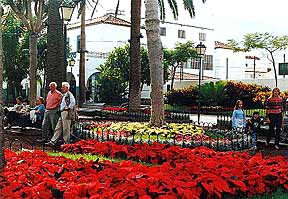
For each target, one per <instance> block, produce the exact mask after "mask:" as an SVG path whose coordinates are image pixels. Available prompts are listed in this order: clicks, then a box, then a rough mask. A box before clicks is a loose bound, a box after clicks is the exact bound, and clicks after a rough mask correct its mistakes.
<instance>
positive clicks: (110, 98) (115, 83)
mask: <svg viewBox="0 0 288 199" xmlns="http://www.w3.org/2000/svg"><path fill="white" fill-rule="evenodd" d="M140 57H141V59H140V60H141V81H140V84H141V85H140V91H141V90H142V88H143V85H144V84H147V85H150V70H149V61H148V55H147V50H146V49H145V48H144V47H141V48H140ZM129 67H130V46H129V45H126V46H123V47H118V48H115V49H114V50H113V51H112V52H111V53H110V55H109V57H108V59H107V60H106V62H105V63H104V65H101V66H100V67H98V68H97V70H99V71H100V76H99V80H98V81H97V84H98V85H99V87H100V88H99V90H100V98H101V100H102V101H107V102H117V100H118V101H119V100H120V99H122V97H123V96H125V95H126V91H127V86H128V84H129V81H130V77H129V74H130V71H129V70H130V68H129ZM167 79H168V70H167V67H166V68H164V80H167Z"/></svg>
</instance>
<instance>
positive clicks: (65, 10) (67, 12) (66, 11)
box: [59, 4, 75, 69]
mask: <svg viewBox="0 0 288 199" xmlns="http://www.w3.org/2000/svg"><path fill="white" fill-rule="evenodd" d="M73 11H74V5H65V4H61V5H60V7H59V13H60V17H61V19H62V20H63V27H64V32H63V33H64V34H63V35H64V59H65V66H67V24H68V23H69V21H70V20H71V18H72V14H73ZM74 64H75V60H74ZM71 69H72V67H71Z"/></svg>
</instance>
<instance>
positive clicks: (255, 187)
mask: <svg viewBox="0 0 288 199" xmlns="http://www.w3.org/2000/svg"><path fill="white" fill-rule="evenodd" d="M108 144H109V143H107V147H108ZM90 147H91V146H90ZM118 147H120V148H122V147H123V146H121V145H119V146H118ZM149 147H150V146H149V145H144V146H143V148H142V150H144V148H146V151H142V155H143V156H145V153H146V156H147V155H149V156H151V153H152V150H151V149H150V148H149ZM155 147H156V148H157V147H159V148H158V150H159V149H160V148H161V147H162V146H154V148H155ZM108 148H109V147H108ZM171 148H172V149H174V151H173V150H171V151H170V152H168V151H166V152H164V153H163V155H165V153H166V157H170V160H171V161H169V162H165V163H164V164H162V165H160V166H153V167H148V166H144V165H141V164H136V163H133V162H131V161H123V162H120V163H111V162H109V161H105V162H98V161H89V162H87V161H85V160H83V159H80V160H78V161H73V160H70V159H66V158H64V157H50V156H48V155H46V153H44V152H40V151H35V152H33V153H30V152H23V153H21V154H16V153H14V152H11V151H8V150H7V151H5V157H6V160H7V166H6V168H5V169H4V177H5V180H4V181H1V182H0V190H1V191H0V197H1V198H24V197H25V198H61V197H64V198H69V199H73V198H116V199H117V198H159V199H161V198H187V199H193V198H199V197H202V198H221V197H225V198H232V197H234V198H237V196H239V194H247V195H248V196H252V195H255V194H259V193H264V192H269V191H273V190H274V189H275V188H276V187H279V186H282V187H284V189H288V186H287V182H288V177H287V172H288V168H287V163H288V162H287V160H285V159H284V157H270V158H263V157H262V155H261V153H258V154H257V155H255V156H253V157H251V156H249V155H248V153H234V152H229V153H223V152H221V153H219V152H215V151H213V150H211V149H207V148H204V147H201V148H196V149H193V150H190V149H183V150H180V152H181V153H180V152H178V151H177V150H178V147H171ZM109 149H110V151H111V150H112V151H113V150H115V151H117V150H118V149H117V148H116V146H114V147H113V148H111V147H110V148H109ZM86 150H89V148H86ZM121 150H122V149H121ZM126 152H127V151H126ZM129 153H130V151H129ZM139 153H140V152H139ZM167 159H168V158H167ZM172 159H173V161H172ZM1 187H2V189H1Z"/></svg>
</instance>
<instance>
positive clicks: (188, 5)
mask: <svg viewBox="0 0 288 199" xmlns="http://www.w3.org/2000/svg"><path fill="white" fill-rule="evenodd" d="M205 1H206V0H203V2H205ZM183 4H184V9H185V10H187V11H188V12H189V14H190V17H194V16H195V7H194V3H193V0H183Z"/></svg>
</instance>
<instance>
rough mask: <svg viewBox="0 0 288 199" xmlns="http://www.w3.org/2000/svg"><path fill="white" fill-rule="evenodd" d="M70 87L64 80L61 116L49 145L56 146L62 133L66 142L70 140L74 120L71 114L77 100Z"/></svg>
mask: <svg viewBox="0 0 288 199" xmlns="http://www.w3.org/2000/svg"><path fill="white" fill-rule="evenodd" d="M69 88H70V85H69V83H68V82H62V88H61V90H62V93H63V97H62V100H61V105H60V112H61V116H60V118H59V120H58V122H57V125H56V128H55V131H54V135H53V137H52V138H51V140H50V141H49V142H47V143H46V145H48V146H54V145H55V144H56V143H57V141H58V140H59V138H60V136H61V134H62V133H63V139H64V142H65V144H68V143H69V142H70V128H71V121H72V118H71V115H70V114H71V113H72V112H73V111H74V106H75V104H76V102H75V98H74V96H73V94H72V93H71V92H70V91H69Z"/></svg>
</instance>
